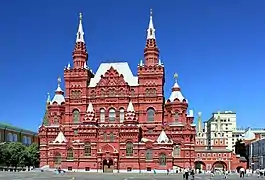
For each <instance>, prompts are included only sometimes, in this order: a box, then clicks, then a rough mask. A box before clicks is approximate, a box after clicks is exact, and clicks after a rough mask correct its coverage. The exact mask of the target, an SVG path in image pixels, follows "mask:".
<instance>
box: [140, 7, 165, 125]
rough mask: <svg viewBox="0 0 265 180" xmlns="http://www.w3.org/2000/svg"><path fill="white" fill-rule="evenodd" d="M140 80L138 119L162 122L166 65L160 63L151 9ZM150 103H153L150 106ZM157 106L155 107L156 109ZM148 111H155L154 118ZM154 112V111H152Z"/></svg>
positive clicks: (147, 122)
mask: <svg viewBox="0 0 265 180" xmlns="http://www.w3.org/2000/svg"><path fill="white" fill-rule="evenodd" d="M137 75H138V82H139V96H141V97H144V98H140V101H139V102H138V103H139V104H142V105H143V107H142V108H143V109H146V111H145V112H144V111H141V112H140V113H139V114H137V115H138V121H139V122H142V123H145V124H146V126H152V124H162V122H163V118H164V116H163V114H164V113H163V112H164V105H163V104H164V100H165V99H164V84H165V71H164V66H163V65H162V63H161V64H159V50H158V47H157V45H156V36H155V28H154V24H153V14H152V10H151V11H150V20H149V26H148V28H147V37H146V45H145V48H144V61H142V60H141V61H140V63H139V65H138V70H137ZM150 104H152V105H151V106H150ZM154 107H155V109H154ZM147 111H148V112H149V114H150V112H151V111H155V117H154V118H153V120H150V119H149V120H148V118H147V117H148V113H147ZM151 113H152V112H151Z"/></svg>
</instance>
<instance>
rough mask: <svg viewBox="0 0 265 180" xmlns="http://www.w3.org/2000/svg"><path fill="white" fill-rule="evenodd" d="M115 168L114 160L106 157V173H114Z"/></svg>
mask: <svg viewBox="0 0 265 180" xmlns="http://www.w3.org/2000/svg"><path fill="white" fill-rule="evenodd" d="M113 169H114V166H113V160H112V159H108V160H107V159H104V160H103V172H104V173H112V172H113Z"/></svg>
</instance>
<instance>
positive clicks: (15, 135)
mask: <svg viewBox="0 0 265 180" xmlns="http://www.w3.org/2000/svg"><path fill="white" fill-rule="evenodd" d="M13 142H17V134H13Z"/></svg>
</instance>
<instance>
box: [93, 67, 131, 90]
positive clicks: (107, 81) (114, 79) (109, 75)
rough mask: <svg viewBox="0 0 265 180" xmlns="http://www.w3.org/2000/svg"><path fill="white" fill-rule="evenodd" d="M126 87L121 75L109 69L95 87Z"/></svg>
mask: <svg viewBox="0 0 265 180" xmlns="http://www.w3.org/2000/svg"><path fill="white" fill-rule="evenodd" d="M125 85H128V84H127V83H126V82H125V80H124V78H123V75H122V74H121V75H120V74H119V73H118V71H117V70H115V69H114V68H113V67H111V68H110V69H109V70H108V71H107V72H106V73H105V74H104V76H103V75H102V76H101V79H100V81H99V82H98V84H97V86H125Z"/></svg>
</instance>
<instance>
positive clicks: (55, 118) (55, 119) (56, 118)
mask: <svg viewBox="0 0 265 180" xmlns="http://www.w3.org/2000/svg"><path fill="white" fill-rule="evenodd" d="M53 123H54V124H56V125H57V124H59V118H58V116H54V118H53Z"/></svg>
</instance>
